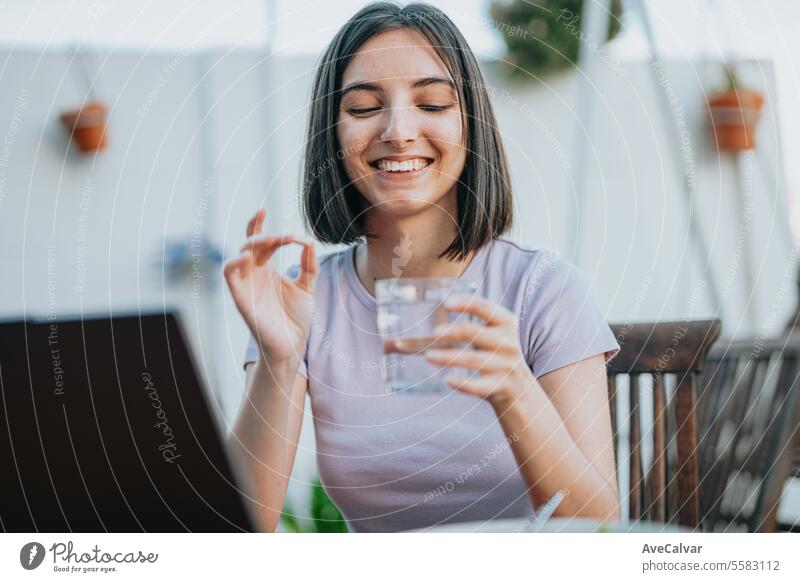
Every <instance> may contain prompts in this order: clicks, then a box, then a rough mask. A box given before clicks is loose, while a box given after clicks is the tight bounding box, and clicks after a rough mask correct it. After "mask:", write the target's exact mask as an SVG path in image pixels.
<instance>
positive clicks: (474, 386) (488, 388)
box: [444, 375, 497, 398]
mask: <svg viewBox="0 0 800 582" xmlns="http://www.w3.org/2000/svg"><path fill="white" fill-rule="evenodd" d="M444 381H445V384H447V385H448V386H450V388H453V389H454V390H458V391H459V392H463V393H464V394H469V395H470V396H478V397H480V398H486V397H487V396H491V394H492V393H493V392H494V391H495V390H497V378H495V377H493V376H475V375H473V376H470V377H467V378H459V377H452V376H449V377H445V379H444Z"/></svg>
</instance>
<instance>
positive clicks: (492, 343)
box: [433, 323, 514, 353]
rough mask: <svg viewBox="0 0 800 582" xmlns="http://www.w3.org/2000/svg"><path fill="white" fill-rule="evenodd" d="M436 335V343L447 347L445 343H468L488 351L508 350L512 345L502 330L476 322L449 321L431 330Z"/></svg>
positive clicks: (512, 347)
mask: <svg viewBox="0 0 800 582" xmlns="http://www.w3.org/2000/svg"><path fill="white" fill-rule="evenodd" d="M433 331H434V333H435V334H437V335H436V340H437V341H436V344H437V345H439V344H441V345H442V346H444V347H447V344H451V345H452V344H453V343H464V342H467V343H470V344H472V345H473V346H475V347H476V348H480V349H483V350H488V351H490V352H509V353H511V352H512V351H513V350H514V346H513V345H510V344H509V341H508V340H507V339H506V335H505V334H504V333H503V331H504V330H501V329H498V328H496V327H487V326H486V325H483V324H477V323H451V324H449V325H439V326H436V328H435V329H434V330H433Z"/></svg>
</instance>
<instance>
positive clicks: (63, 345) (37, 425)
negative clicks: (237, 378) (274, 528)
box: [0, 314, 251, 532]
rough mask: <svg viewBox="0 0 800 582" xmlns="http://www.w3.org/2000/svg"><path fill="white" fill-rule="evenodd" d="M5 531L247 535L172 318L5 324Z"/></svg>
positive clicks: (1, 336) (1, 468)
mask: <svg viewBox="0 0 800 582" xmlns="http://www.w3.org/2000/svg"><path fill="white" fill-rule="evenodd" d="M0 390H1V391H2V400H0V474H2V475H3V489H4V492H3V494H2V495H0V528H2V529H3V530H4V531H41V532H67V531H75V532H102V531H110V532H138V531H148V532H169V531H195V532H225V531H249V530H251V527H250V523H249V520H248V517H247V515H246V512H245V509H244V507H243V502H242V498H241V497H240V492H239V490H238V488H237V487H236V485H235V483H234V480H233V477H232V472H231V467H230V465H229V463H228V461H227V460H226V457H225V454H224V451H223V444H222V442H221V440H220V439H221V437H220V435H219V434H218V430H217V426H216V423H215V420H214V418H212V414H211V413H210V411H209V407H208V402H207V397H206V394H205V393H204V391H203V389H202V385H201V382H200V380H199V378H198V376H197V372H196V370H195V367H194V365H193V362H192V358H191V356H190V354H189V351H188V348H187V344H186V342H185V341H184V338H183V336H182V333H181V329H180V326H179V325H178V322H177V320H176V318H175V317H174V316H173V315H170V314H167V315H164V314H156V315H146V316H139V315H135V316H124V317H113V318H93V319H86V318H84V319H74V320H59V321H53V320H46V319H44V320H37V321H35V322H31V321H27V322H10V323H3V324H0Z"/></svg>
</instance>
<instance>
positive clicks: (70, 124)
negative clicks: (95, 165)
mask: <svg viewBox="0 0 800 582" xmlns="http://www.w3.org/2000/svg"><path fill="white" fill-rule="evenodd" d="M107 116H108V114H107V110H106V106H105V104H103V103H102V102H100V101H90V102H88V103H86V104H85V105H84V106H83V107H81V108H79V109H72V110H70V111H65V112H64V113H62V114H61V115H60V116H59V119H60V120H61V123H62V124H63V125H64V128H65V129H66V130H67V133H69V134H70V136H71V137H72V140H73V141H74V142H75V143H76V144H78V148H80V150H81V151H82V152H83V153H93V152H99V151H102V150H103V149H105V147H106V119H107Z"/></svg>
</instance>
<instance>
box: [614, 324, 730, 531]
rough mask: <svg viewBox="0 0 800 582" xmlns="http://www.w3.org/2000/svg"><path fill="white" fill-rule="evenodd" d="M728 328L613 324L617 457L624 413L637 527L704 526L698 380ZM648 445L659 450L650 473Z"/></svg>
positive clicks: (630, 501)
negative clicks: (646, 403) (624, 391)
mask: <svg viewBox="0 0 800 582" xmlns="http://www.w3.org/2000/svg"><path fill="white" fill-rule="evenodd" d="M720 326H721V324H720V321H719V320H708V321H685V322H666V323H635V324H612V325H611V329H612V330H613V332H614V335H615V336H616V338H617V341H618V342H619V344H620V348H621V349H620V352H619V353H618V354H617V356H616V357H615V358H614V359H613V360H611V362H609V364H608V369H607V373H608V395H609V401H610V405H611V422H612V427H613V429H614V445H615V450H616V451H620V448H619V445H620V442H619V441H620V439H619V426H618V418H619V417H620V414H624V415H625V417H627V425H628V427H629V430H628V435H629V438H628V447H627V453H623V454H625V456H626V457H627V459H628V465H629V467H630V479H629V483H630V489H629V494H628V507H629V518H630V519H631V520H649V521H657V522H664V523H674V522H675V521H677V522H678V523H679V524H680V525H683V526H687V527H690V528H698V527H699V526H700V522H701V519H700V518H701V512H700V490H699V487H700V478H699V462H698V420H697V375H698V374H699V373H700V372H701V371H702V370H703V363H704V361H705V357H706V353H707V352H708V349H709V348H710V347H711V345H712V344H713V343H714V341H715V340H716V339H717V337H718V336H719V332H720ZM624 375H627V376H628V379H629V382H628V394H629V397H628V402H629V406H628V407H627V410H624V411H618V410H617V407H618V404H620V401H621V400H622V399H620V398H619V396H620V394H619V393H618V390H619V389H620V387H621V384H622V383H621V382H620V380H621V378H620V377H621V376H624ZM645 392H648V395H649V396H651V399H652V421H648V422H649V424H650V426H648V427H647V430H643V426H642V418H643V417H645V418H647V417H648V416H650V415H649V414H648V411H645V410H643V409H642V407H641V402H642V400H643V398H642V397H643V394H645ZM620 408H621V406H620ZM644 439H648V441H649V445H650V447H648V448H651V449H652V460H651V461H650V462H649V464H648V467H647V470H645V469H644V467H643V455H642V451H643V448H644V444H645V442H644ZM617 466H618V467H619V463H618V464H617Z"/></svg>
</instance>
